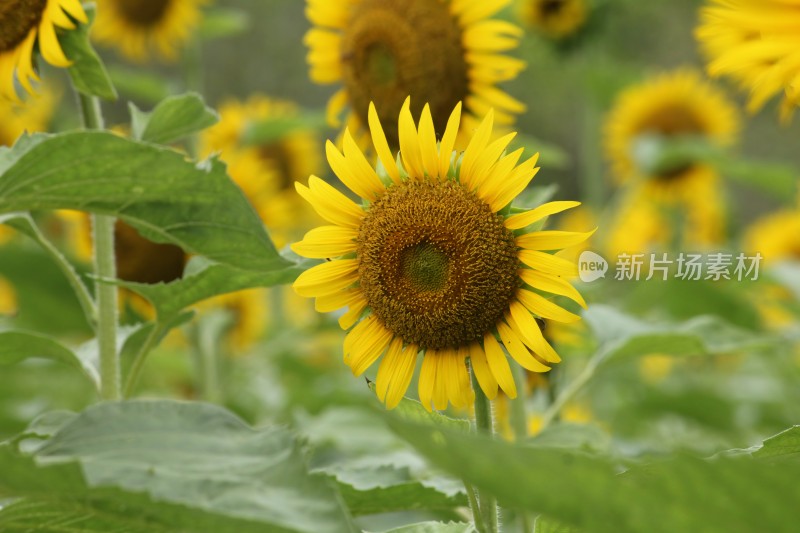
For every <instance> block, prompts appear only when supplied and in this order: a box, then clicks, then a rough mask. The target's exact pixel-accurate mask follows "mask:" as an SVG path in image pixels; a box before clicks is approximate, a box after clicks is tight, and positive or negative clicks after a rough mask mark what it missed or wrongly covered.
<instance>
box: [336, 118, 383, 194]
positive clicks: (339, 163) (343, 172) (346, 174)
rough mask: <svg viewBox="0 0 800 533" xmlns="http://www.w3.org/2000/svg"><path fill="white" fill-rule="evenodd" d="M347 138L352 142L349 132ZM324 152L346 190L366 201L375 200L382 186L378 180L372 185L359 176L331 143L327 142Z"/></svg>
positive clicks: (366, 179) (361, 175)
mask: <svg viewBox="0 0 800 533" xmlns="http://www.w3.org/2000/svg"><path fill="white" fill-rule="evenodd" d="M347 138H349V139H350V141H352V140H353V138H352V136H351V135H350V131H349V130H348V131H345V139H347ZM325 152H326V154H327V156H328V163H329V164H330V165H331V169H332V170H333V172H334V173H335V174H336V175H337V176H338V177H339V179H340V180H341V181H342V183H344V184H345V186H347V188H348V189H350V190H351V191H353V192H354V193H356V194H357V195H359V196H360V197H362V198H366V199H367V200H375V199H376V198H377V196H378V193H379V192H380V191H381V190H383V185H382V184H381V182H380V180H377V177H376V180H377V183H373V182H371V181H370V180H369V179H368V178H366V177H365V176H364V175H363V174H360V173H359V172H358V170H357V169H356V168H355V167H354V166H353V165H351V164H350V162H349V161H348V160H347V159H346V158H345V156H344V155H342V154H341V153H339V150H337V149H336V147H335V146H334V145H333V143H332V142H331V141H328V142H327V144H326V145H325Z"/></svg>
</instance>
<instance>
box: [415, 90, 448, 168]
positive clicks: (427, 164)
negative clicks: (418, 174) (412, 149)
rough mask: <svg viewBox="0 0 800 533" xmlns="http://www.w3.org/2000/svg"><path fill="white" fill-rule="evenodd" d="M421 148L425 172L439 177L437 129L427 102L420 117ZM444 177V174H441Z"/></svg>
mask: <svg viewBox="0 0 800 533" xmlns="http://www.w3.org/2000/svg"><path fill="white" fill-rule="evenodd" d="M419 148H420V153H421V154H422V166H423V168H424V169H425V174H427V175H428V176H430V177H432V178H436V177H439V154H438V153H437V152H436V130H435V128H434V127H433V117H432V116H431V106H429V105H428V104H425V107H424V108H423V109H422V116H421V117H420V119H419ZM441 177H444V176H441Z"/></svg>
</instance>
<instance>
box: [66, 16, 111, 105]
mask: <svg viewBox="0 0 800 533" xmlns="http://www.w3.org/2000/svg"><path fill="white" fill-rule="evenodd" d="M85 11H86V15H87V16H88V17H89V23H88V24H79V25H78V27H77V29H75V30H74V31H67V32H62V33H60V34H59V43H60V44H61V48H62V49H63V50H64V53H65V54H66V56H67V57H68V58H69V59H70V60H71V61H72V65H71V66H70V67H69V75H70V78H71V79H72V83H73V85H74V86H75V88H76V89H77V90H78V91H80V92H81V93H83V94H85V95H87V96H97V97H99V98H103V99H105V100H116V99H117V90H116V89H115V88H114V84H113V83H112V82H111V79H110V78H109V75H108V72H107V71H106V67H105V65H103V62H102V61H101V60H100V56H98V55H97V52H95V50H94V48H93V47H92V45H91V43H90V41H89V29H90V28H91V25H92V22H93V21H94V17H95V8H94V6H86V7H85Z"/></svg>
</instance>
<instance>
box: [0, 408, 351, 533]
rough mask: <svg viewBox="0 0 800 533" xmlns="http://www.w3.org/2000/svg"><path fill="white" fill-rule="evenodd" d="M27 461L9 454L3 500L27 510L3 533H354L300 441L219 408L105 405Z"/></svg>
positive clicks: (1, 450) (2, 452)
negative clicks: (60, 532) (75, 532)
mask: <svg viewBox="0 0 800 533" xmlns="http://www.w3.org/2000/svg"><path fill="white" fill-rule="evenodd" d="M31 448H32V449H31ZM25 449H26V450H28V453H25V452H23V451H22V447H21V446H20V447H17V446H14V445H11V444H6V445H4V446H2V447H0V472H2V475H0V495H2V496H5V497H13V498H21V499H18V500H16V501H15V503H14V505H11V506H8V507H4V508H3V509H0V526H2V529H3V531H6V530H8V531H23V530H25V528H26V527H30V526H31V525H32V524H38V523H40V522H38V520H40V519H41V514H40V513H41V511H42V509H47V512H46V515H47V517H48V519H49V520H48V521H47V522H46V523H53V524H57V523H63V522H66V521H67V520H69V521H75V522H76V523H80V524H81V527H82V528H83V529H81V531H87V532H93V531H97V532H100V531H104V532H114V531H123V530H124V531H154V530H155V531H162V530H163V531H174V530H175V529H176V528H179V529H180V530H182V531H191V532H226V531H231V532H234V531H236V532H240V531H241V532H250V531H252V532H257V531H258V532H263V531H275V532H302V531H306V532H309V533H311V532H314V533H316V532H326V531H330V532H336V533H338V532H343V531H355V529H354V527H353V525H352V524H351V523H350V519H349V517H348V514H347V512H346V511H345V509H343V508H342V507H341V504H340V500H339V498H338V496H337V495H336V492H335V489H333V488H332V487H331V486H330V485H329V484H328V483H327V482H326V481H325V480H324V479H323V478H321V477H320V476H315V475H311V474H309V473H308V471H307V468H306V466H305V462H304V459H303V455H302V453H301V450H300V448H299V446H298V443H297V441H296V440H295V439H294V438H293V437H292V436H291V434H290V433H288V432H287V431H286V430H284V429H282V428H277V427H272V428H265V429H260V430H256V429H253V428H251V427H248V426H247V425H245V424H244V423H243V422H242V421H240V420H239V419H238V418H236V417H235V416H233V415H232V414H230V413H228V412H226V411H225V410H223V409H220V408H218V407H214V406H210V405H203V404H198V403H194V404H188V403H179V402H171V401H153V402H125V403H109V404H100V405H97V406H95V407H92V408H90V409H88V410H86V411H85V412H83V413H81V414H80V415H78V416H76V417H73V418H70V419H69V420H68V421H67V422H66V423H65V424H63V425H62V426H61V427H60V428H58V429H57V430H56V431H55V433H54V434H53V435H52V436H48V437H47V438H44V439H42V440H38V441H34V442H33V443H31V444H29V445H28V446H27V447H25ZM187 455H188V456H191V461H187V460H186V457H187ZM52 527H55V526H52ZM104 528H107V529H104ZM148 528H149V529H148ZM45 531H50V530H49V529H48V530H45ZM53 531H55V529H53Z"/></svg>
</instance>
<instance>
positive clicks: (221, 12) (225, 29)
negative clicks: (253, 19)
mask: <svg viewBox="0 0 800 533" xmlns="http://www.w3.org/2000/svg"><path fill="white" fill-rule="evenodd" d="M249 28H250V20H249V19H248V16H247V14H246V13H245V12H244V11H241V10H239V9H225V8H221V7H216V8H211V9H207V10H205V11H204V13H203V21H202V23H201V24H200V28H199V29H198V33H199V34H200V38H201V39H203V40H205V41H210V40H212V39H220V38H223V37H233V36H235V35H240V34H242V33H244V32H245V31H247V30H248V29H249Z"/></svg>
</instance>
